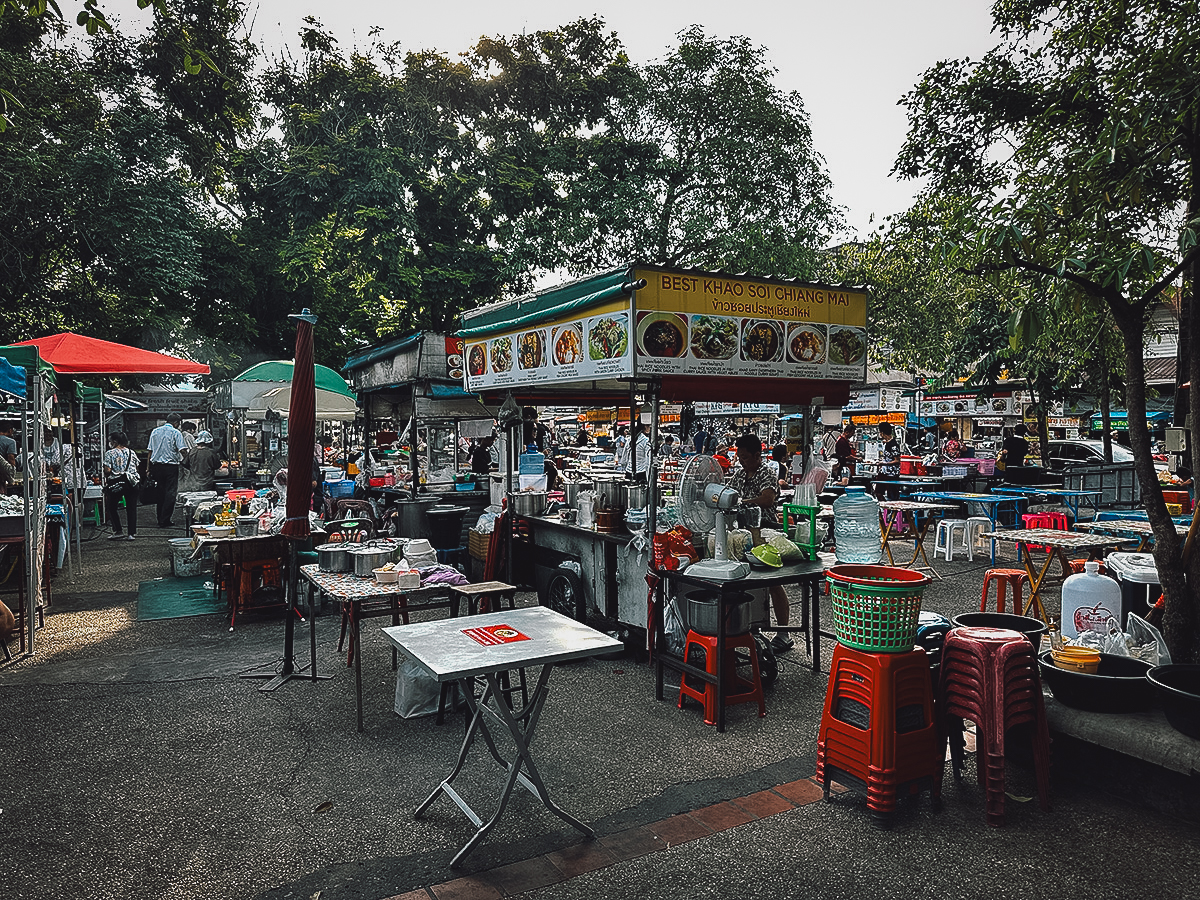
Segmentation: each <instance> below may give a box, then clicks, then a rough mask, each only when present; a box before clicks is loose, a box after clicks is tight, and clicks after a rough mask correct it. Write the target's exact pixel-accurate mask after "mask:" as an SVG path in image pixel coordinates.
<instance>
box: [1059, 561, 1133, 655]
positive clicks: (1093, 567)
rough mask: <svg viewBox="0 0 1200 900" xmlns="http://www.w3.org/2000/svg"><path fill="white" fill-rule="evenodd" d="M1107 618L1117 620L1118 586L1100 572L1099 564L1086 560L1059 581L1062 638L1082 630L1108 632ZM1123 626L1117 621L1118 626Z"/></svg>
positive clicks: (1074, 634) (1118, 608)
mask: <svg viewBox="0 0 1200 900" xmlns="http://www.w3.org/2000/svg"><path fill="white" fill-rule="evenodd" d="M1110 618H1115V619H1116V620H1117V621H1118V622H1120V620H1121V587H1120V585H1118V584H1117V583H1116V582H1115V581H1114V580H1113V579H1111V578H1109V577H1108V576H1107V575H1101V574H1100V563H1098V562H1096V561H1095V560H1088V561H1087V562H1086V563H1084V565H1083V571H1082V572H1080V573H1079V574H1078V575H1072V576H1071V577H1070V578H1068V579H1067V580H1066V581H1064V582H1063V586H1062V633H1063V637H1065V638H1072V639H1074V638H1078V637H1079V635H1080V634H1081V633H1083V632H1085V631H1095V632H1097V633H1099V634H1108V620H1109V619H1110ZM1124 626H1125V623H1124V622H1121V627H1122V628H1124Z"/></svg>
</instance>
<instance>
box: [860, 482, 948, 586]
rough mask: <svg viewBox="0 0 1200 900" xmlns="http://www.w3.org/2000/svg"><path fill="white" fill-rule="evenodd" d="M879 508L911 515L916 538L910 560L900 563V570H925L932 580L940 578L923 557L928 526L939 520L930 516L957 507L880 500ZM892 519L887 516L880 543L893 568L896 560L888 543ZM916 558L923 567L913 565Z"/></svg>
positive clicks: (945, 504)
mask: <svg viewBox="0 0 1200 900" xmlns="http://www.w3.org/2000/svg"><path fill="white" fill-rule="evenodd" d="M879 508H880V509H886V510H891V511H892V512H900V513H910V514H911V515H912V519H913V528H914V529H915V531H916V537H915V538H914V540H913V553H912V559H910V560H909V561H908V562H906V563H901V568H904V569H913V570H918V569H926V570H928V571H929V573H930V574H932V575H933V577H934V578H941V577H942V576H941V575H939V574H938V573H937V571H936V570H935V569H934V568H933V566H932V565H930V563H929V557H928V556H926V555H925V536H926V535H927V534H928V533H929V526H930V525H932V524H933V522H934V521H935V519H937V518H940V517H938V516H934V515H932V514H933V513H935V512H938V511H939V510H940V511H942V512H946V511H947V510H951V509H957V508H958V507H957V506H955V505H954V504H952V503H929V502H926V501H922V500H880V501H879ZM922 513H930V515H927V516H922ZM922 517H923V518H924V519H925V524H924V525H922V524H921V521H920V520H921V518H922ZM893 519H894V517H893V516H887V522H886V524H885V525H884V526H883V537H882V542H883V550H884V552H885V553H887V558H888V563H889V564H890V565H893V566H894V565H896V560H895V558H894V557H893V556H892V547H891V543H890V540H891V537H892V524H893ZM918 556H920V558H921V559H922V560H924V562H925V565H923V566H918V565H915V563H916V561H917V557H918Z"/></svg>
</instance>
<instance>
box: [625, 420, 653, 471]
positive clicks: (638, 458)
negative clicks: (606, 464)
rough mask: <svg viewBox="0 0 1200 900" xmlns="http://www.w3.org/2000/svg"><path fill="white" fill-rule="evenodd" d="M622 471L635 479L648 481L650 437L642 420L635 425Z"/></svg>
mask: <svg viewBox="0 0 1200 900" xmlns="http://www.w3.org/2000/svg"><path fill="white" fill-rule="evenodd" d="M621 471H622V472H624V473H625V474H626V475H632V476H633V480H634V481H637V482H639V483H641V484H645V483H646V475H647V474H648V473H649V471H650V438H649V437H648V436H647V435H646V426H645V425H643V424H642V423H641V422H637V423H635V424H634V426H633V437H631V438H630V439H629V446H628V447H627V448H626V453H625V465H624V466H622V467H621Z"/></svg>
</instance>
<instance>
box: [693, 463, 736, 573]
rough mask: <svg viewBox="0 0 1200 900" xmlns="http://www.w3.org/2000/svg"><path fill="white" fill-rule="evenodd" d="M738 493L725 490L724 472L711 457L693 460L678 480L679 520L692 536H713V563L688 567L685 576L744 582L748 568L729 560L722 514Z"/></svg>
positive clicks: (734, 504) (731, 507)
mask: <svg viewBox="0 0 1200 900" xmlns="http://www.w3.org/2000/svg"><path fill="white" fill-rule="evenodd" d="M740 499H741V498H740V497H739V496H738V492H737V491H735V490H733V488H729V487H726V486H725V470H724V469H722V468H721V464H720V463H718V462H717V461H716V460H715V459H713V458H712V457H711V456H693V457H692V458H691V459H690V460H688V463H687V465H686V466H684V467H683V474H682V475H680V476H679V519H680V521H682V522H683V524H684V527H685V528H688V529H690V530H691V531H692V533H694V534H706V533H707V532H709V531H713V532H714V534H715V544H716V546H715V553H714V558H713V559H702V560H699V561H698V562H694V563H692V564H691V565H690V566H688V569H687V572H688V574H689V575H695V576H696V577H698V578H711V579H713V580H714V581H730V580H733V579H736V578H745V577H746V576H747V575H749V574H750V566H749V565H747V564H746V563H744V562H741V561H740V560H733V559H730V558H729V550H728V546H727V539H728V525H727V523H726V519H725V516H726V513H727V512H728V511H729V510H732V509H734V508H736V507H737V505H738V501H739V500H740Z"/></svg>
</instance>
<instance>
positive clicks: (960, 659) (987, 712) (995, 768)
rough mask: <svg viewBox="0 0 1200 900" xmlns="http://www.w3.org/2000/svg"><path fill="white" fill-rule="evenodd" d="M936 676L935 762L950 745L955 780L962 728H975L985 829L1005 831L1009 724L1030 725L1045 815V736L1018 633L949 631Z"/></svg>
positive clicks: (1032, 668)
mask: <svg viewBox="0 0 1200 900" xmlns="http://www.w3.org/2000/svg"><path fill="white" fill-rule="evenodd" d="M940 670H941V671H940V683H939V688H938V701H939V703H938V706H939V719H940V725H941V728H940V732H941V741H940V742H939V749H940V752H941V758H943V759H944V758H945V750H946V742H947V741H949V744H950V755H951V761H952V766H953V769H954V777H955V779H959V778H961V777H962V765H963V742H962V721H963V720H965V719H969V720H970V721H972V722H974V723H975V725H976V749H977V765H978V776H979V783H980V785H981V786H983V787H984V788H985V789H986V792H987V822H988V824H989V825H997V826H998V825H1003V824H1004V759H1005V740H1006V733H1007V732H1008V731H1009V730H1010V729H1011V728H1013V726H1016V725H1030V726H1032V727H1031V729H1030V730H1031V731H1032V735H1033V761H1034V770H1035V773H1036V776H1037V786H1038V799H1039V801H1040V802H1041V806H1042V809H1049V808H1050V733H1049V730H1048V728H1047V726H1046V709H1045V705H1044V703H1043V700H1042V685H1041V679H1040V677H1039V675H1038V668H1037V657H1036V654H1035V653H1034V650H1033V645H1032V644H1030V642H1029V641H1028V640H1027V639H1026V638H1025V636H1024V635H1022V634H1021V633H1020V632H1017V631H1009V630H1007V629H1003V628H955V629H952V630H951V631H950V633H949V634H947V635H946V641H945V644H944V645H943V646H942V659H941V666H940ZM938 780H939V781H940V780H941V768H939V769H938ZM939 787H940V786H939Z"/></svg>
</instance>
